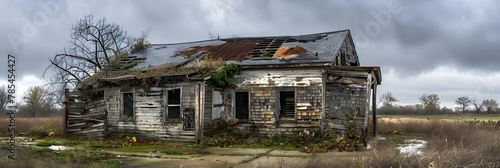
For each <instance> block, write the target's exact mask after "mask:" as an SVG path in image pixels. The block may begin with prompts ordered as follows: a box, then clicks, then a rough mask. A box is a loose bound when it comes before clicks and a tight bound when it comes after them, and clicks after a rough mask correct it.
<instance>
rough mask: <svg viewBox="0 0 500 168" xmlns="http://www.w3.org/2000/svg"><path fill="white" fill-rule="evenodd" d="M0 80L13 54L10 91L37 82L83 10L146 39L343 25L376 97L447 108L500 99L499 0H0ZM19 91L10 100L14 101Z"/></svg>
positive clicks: (338, 27)
mask: <svg viewBox="0 0 500 168" xmlns="http://www.w3.org/2000/svg"><path fill="white" fill-rule="evenodd" d="M0 3H1V4H0V11H1V15H0V18H1V19H0V20H1V27H0V35H1V36H2V38H0V39H1V41H0V44H1V45H0V53H2V54H3V55H4V57H3V60H2V61H1V62H2V64H1V65H0V70H1V72H2V73H0V74H4V75H0V84H1V85H5V83H6V81H7V75H6V71H7V66H6V65H7V64H6V63H5V62H6V60H7V58H6V57H7V54H13V55H15V56H17V68H16V73H17V76H16V77H17V85H18V92H21V93H22V92H24V91H25V90H26V88H27V87H28V86H30V85H40V84H43V80H42V79H40V78H41V76H42V74H43V71H44V70H45V68H46V67H47V66H48V65H49V62H48V59H49V57H50V56H52V55H53V54H54V53H55V52H56V50H57V49H62V48H64V47H65V46H67V41H68V40H69V38H70V37H69V35H70V28H71V26H72V24H74V23H75V21H76V20H77V19H78V18H81V17H82V16H83V15H84V14H93V15H94V16H95V17H96V18H102V17H106V18H107V19H108V21H110V22H115V23H117V24H119V25H121V26H122V27H123V28H124V29H125V30H127V31H128V33H130V34H132V35H135V36H139V35H140V34H141V32H142V31H143V30H145V29H147V28H148V27H150V28H151V33H150V35H149V41H151V42H152V43H177V42H188V41H196V40H206V39H208V37H209V36H208V34H209V33H213V34H219V35H220V36H221V37H229V36H233V35H237V36H268V35H300V34H310V33H319V32H327V31H335V30H343V29H351V32H352V33H353V35H354V43H355V45H356V49H357V51H358V55H359V59H360V63H361V65H362V66H380V67H381V69H382V76H383V81H382V85H381V86H379V92H378V95H379V96H380V95H382V94H383V93H386V92H388V91H390V92H392V93H393V95H395V96H396V98H398V99H399V100H400V101H399V102H398V104H403V105H405V104H415V103H418V98H419V97H420V96H421V95H422V94H433V93H435V94H438V95H439V97H440V98H441V101H442V105H443V106H447V107H454V106H455V105H454V104H453V102H454V100H455V99H456V98H457V97H460V96H468V97H470V98H477V99H481V100H482V99H486V98H492V99H496V100H497V101H500V66H499V64H500V9H499V8H500V1H493V0H491V1H490V0H469V1H467V0H459V1H457V0H442V1H433V0H418V1H416V0H415V1H397V0H370V1H368V0H366V1H353V0H336V1H333V0H332V1H320V0H318V1H299V0H290V1H285V0H272V1H264V0H246V1H240V0H221V1H212V0H210V1H209V0H188V1H171V0H168V1H152V0H151V1H132V0H129V1H124V0H120V1H118V0H115V1H112V0H109V1H98V0H90V1H65V0H40V1H27V0H1V1H0ZM20 95H21V94H18V97H19V96H20Z"/></svg>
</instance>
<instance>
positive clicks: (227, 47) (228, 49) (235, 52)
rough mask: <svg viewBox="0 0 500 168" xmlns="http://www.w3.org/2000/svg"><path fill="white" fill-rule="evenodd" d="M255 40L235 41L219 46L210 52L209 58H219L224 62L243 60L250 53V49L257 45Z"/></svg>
mask: <svg viewBox="0 0 500 168" xmlns="http://www.w3.org/2000/svg"><path fill="white" fill-rule="evenodd" d="M257 42H258V41H257V40H236V41H229V42H226V43H224V44H222V45H219V46H217V47H215V48H213V49H212V50H211V52H212V53H211V56H212V58H214V59H219V58H221V59H222V60H224V61H227V60H231V61H239V60H243V59H245V57H246V56H247V55H248V53H250V51H252V49H253V48H254V47H255V45H257Z"/></svg>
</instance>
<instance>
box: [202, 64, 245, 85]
mask: <svg viewBox="0 0 500 168" xmlns="http://www.w3.org/2000/svg"><path fill="white" fill-rule="evenodd" d="M240 72H241V67H240V65H238V64H235V63H231V64H228V65H226V66H223V67H221V68H220V69H218V70H216V71H212V72H211V77H212V78H210V80H208V84H212V85H215V86H217V87H221V88H228V87H236V84H235V83H234V81H233V79H232V78H231V76H232V75H233V74H239V73H240Z"/></svg>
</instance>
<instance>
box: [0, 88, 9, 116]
mask: <svg viewBox="0 0 500 168" xmlns="http://www.w3.org/2000/svg"><path fill="white" fill-rule="evenodd" d="M8 96H9V93H7V89H5V87H0V114H4V113H3V112H4V110H5V109H6V106H7V101H8V100H9V97H8Z"/></svg>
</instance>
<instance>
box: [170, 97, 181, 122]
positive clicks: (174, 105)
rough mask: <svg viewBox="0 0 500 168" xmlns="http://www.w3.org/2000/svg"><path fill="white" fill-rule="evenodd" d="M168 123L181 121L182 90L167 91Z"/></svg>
mask: <svg viewBox="0 0 500 168" xmlns="http://www.w3.org/2000/svg"><path fill="white" fill-rule="evenodd" d="M166 121H167V122H180V121H181V89H172V90H168V91H167V118H166Z"/></svg>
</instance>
